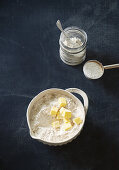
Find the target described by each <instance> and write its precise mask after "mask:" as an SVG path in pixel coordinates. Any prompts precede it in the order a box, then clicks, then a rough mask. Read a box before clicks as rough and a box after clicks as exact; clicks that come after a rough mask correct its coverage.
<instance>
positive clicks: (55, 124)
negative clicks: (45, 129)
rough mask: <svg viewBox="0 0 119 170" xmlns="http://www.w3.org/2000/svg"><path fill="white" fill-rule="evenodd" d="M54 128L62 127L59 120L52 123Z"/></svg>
mask: <svg viewBox="0 0 119 170" xmlns="http://www.w3.org/2000/svg"><path fill="white" fill-rule="evenodd" d="M52 127H53V128H59V127H60V122H59V121H58V120H57V121H55V122H53V123H52Z"/></svg>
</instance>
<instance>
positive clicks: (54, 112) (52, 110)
mask: <svg viewBox="0 0 119 170" xmlns="http://www.w3.org/2000/svg"><path fill="white" fill-rule="evenodd" d="M58 110H59V109H58V108H57V107H55V106H53V107H52V109H51V112H50V113H51V116H53V117H55V116H56V115H57V112H58Z"/></svg>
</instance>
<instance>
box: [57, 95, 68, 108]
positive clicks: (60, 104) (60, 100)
mask: <svg viewBox="0 0 119 170" xmlns="http://www.w3.org/2000/svg"><path fill="white" fill-rule="evenodd" d="M58 104H59V107H65V106H66V104H67V101H66V99H65V98H64V97H60V98H59V100H58Z"/></svg>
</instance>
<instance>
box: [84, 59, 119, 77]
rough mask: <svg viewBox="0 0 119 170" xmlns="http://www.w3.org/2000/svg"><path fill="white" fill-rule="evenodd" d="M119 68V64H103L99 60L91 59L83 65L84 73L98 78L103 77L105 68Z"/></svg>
mask: <svg viewBox="0 0 119 170" xmlns="http://www.w3.org/2000/svg"><path fill="white" fill-rule="evenodd" d="M112 68H119V64H112V65H106V66H103V65H102V63H100V62H99V61H97V60H89V61H87V62H86V63H85V64H84V66H83V72H84V75H85V76H86V77H87V78H89V79H98V78H100V77H102V75H103V74H104V70H105V69H112Z"/></svg>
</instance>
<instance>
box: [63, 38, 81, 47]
mask: <svg viewBox="0 0 119 170" xmlns="http://www.w3.org/2000/svg"><path fill="white" fill-rule="evenodd" d="M63 43H64V45H65V46H67V47H69V48H78V47H80V46H81V45H82V44H83V43H82V42H81V40H80V38H78V37H73V38H68V39H65V41H64V42H63Z"/></svg>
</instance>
